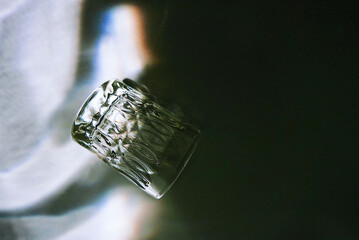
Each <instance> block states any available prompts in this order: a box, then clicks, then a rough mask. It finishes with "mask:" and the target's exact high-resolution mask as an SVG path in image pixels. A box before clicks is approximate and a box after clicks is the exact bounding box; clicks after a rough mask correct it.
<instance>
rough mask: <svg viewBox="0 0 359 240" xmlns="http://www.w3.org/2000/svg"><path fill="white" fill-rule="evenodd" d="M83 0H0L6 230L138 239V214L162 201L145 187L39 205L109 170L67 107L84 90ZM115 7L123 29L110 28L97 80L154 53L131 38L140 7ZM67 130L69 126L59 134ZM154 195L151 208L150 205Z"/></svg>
mask: <svg viewBox="0 0 359 240" xmlns="http://www.w3.org/2000/svg"><path fill="white" fill-rule="evenodd" d="M82 4H83V3H82V1H81V0H64V1H57V0H17V1H3V0H1V1H0V39H1V41H0V107H1V109H2V111H1V113H0V114H1V116H0V152H1V158H0V214H1V215H0V216H4V217H0V235H1V237H2V239H55V238H56V239H133V238H134V234H135V232H134V230H133V228H136V227H137V228H138V226H136V223H135V220H136V219H137V220H138V219H139V218H141V221H143V219H144V218H145V216H146V214H147V215H148V214H150V215H151V214H153V213H154V212H155V211H156V208H155V207H154V206H152V205H154V203H150V202H151V201H150V200H149V199H148V197H147V196H145V193H142V192H141V191H140V190H137V191H128V190H126V189H125V188H123V187H121V186H115V187H113V188H112V189H113V190H111V191H107V194H106V195H103V196H97V198H98V199H97V200H96V197H95V198H94V200H93V201H89V202H85V203H83V205H80V206H78V207H74V209H71V210H66V209H64V210H63V211H64V212H63V213H61V207H59V208H60V209H57V211H58V212H59V213H56V214H55V213H51V214H44V213H36V209H41V206H42V205H41V204H48V202H51V201H54V199H55V200H56V198H57V197H58V196H60V195H61V194H63V193H64V192H65V191H66V189H68V188H69V187H70V186H71V185H73V184H74V183H76V182H77V184H78V185H81V182H79V181H80V180H81V179H82V180H84V179H85V181H91V180H92V181H94V182H92V184H94V185H96V180H97V179H98V178H103V177H105V174H106V171H104V170H101V169H103V168H107V166H105V165H104V164H103V163H102V162H101V161H100V160H98V159H95V158H94V156H92V155H91V153H89V152H87V151H86V150H85V149H83V148H82V147H80V146H78V145H77V144H76V143H75V142H73V141H72V140H71V139H70V135H69V134H70V128H68V126H70V123H72V120H73V117H74V115H73V116H71V115H70V116H67V115H66V114H64V112H65V113H66V112H70V113H72V112H74V111H76V110H77V109H78V107H79V106H78V103H77V102H76V103H73V104H72V98H76V96H75V97H73V94H74V92H75V94H76V90H75V91H74V89H76V88H77V87H76V67H77V61H78V58H79V57H78V56H79V54H80V53H79V51H80V50H79V49H80V47H79V45H80V28H81V23H80V20H81V16H80V14H81V7H82ZM116 9H117V10H114V12H112V18H113V19H112V20H113V22H112V25H111V26H110V27H111V28H110V31H113V33H115V34H114V35H113V37H111V32H110V33H107V34H104V36H103V38H101V39H100V40H99V42H98V44H99V46H98V50H97V52H96V56H97V58H98V59H97V60H96V61H95V66H94V68H95V70H94V73H95V76H94V78H93V79H92V81H93V83H92V84H93V85H95V86H97V85H98V84H99V82H101V81H105V80H107V79H103V77H109V76H110V75H111V74H113V76H111V77H125V76H127V77H134V76H136V75H137V74H138V73H139V72H140V71H141V69H142V68H143V67H144V65H145V63H146V61H147V58H146V57H145V56H144V55H143V54H141V52H140V51H141V46H136V44H134V41H133V39H136V36H135V35H133V34H138V33H139V32H136V31H135V30H133V29H132V28H133V27H135V25H134V24H135V23H134V22H133V21H135V20H136V19H135V15H134V14H135V10H134V9H133V8H132V7H129V8H127V9H128V11H126V8H116ZM131 16H132V17H131ZM126 19H127V21H125V20H126ZM137 20H138V19H137ZM121 24H122V25H121ZM111 29H112V30H111ZM121 31H122V32H121ZM121 34H124V35H123V36H124V37H123V38H121ZM131 34H132V35H131ZM137 37H138V36H137ZM121 39H123V41H122V40H121ZM121 41H122V42H121ZM116 42H117V43H118V44H116ZM135 43H138V44H139V42H138V41H137V42H136V41H135ZM111 48H114V49H115V51H112V50H111ZM142 48H143V46H142ZM126 56H127V57H126ZM113 62H115V64H114V63H113ZM92 84H90V85H92ZM79 88H81V86H80V87H79ZM71 95H72V97H71ZM69 96H70V99H69ZM77 101H78V99H77ZM82 101H84V99H82ZM64 126H66V127H64ZM59 134H60V135H62V136H64V137H63V139H62V140H61V141H58V136H59ZM91 169H95V172H96V171H97V169H99V170H98V171H97V175H96V174H95V175H96V176H95V175H91V176H88V175H86V174H87V173H88V172H89V171H90V170H91ZM91 171H92V170H91ZM84 175H86V176H85V177H84ZM84 184H86V183H84ZM77 194H79V196H76V195H75V196H72V197H73V200H74V202H76V200H77V198H78V197H80V195H82V194H86V189H85V190H83V191H82V192H79V193H77ZM149 201H150V202H149ZM77 204H78V203H77ZM148 204H151V206H152V207H150V209H151V210H150V211H148V210H146V211H145V212H146V214H144V211H143V208H144V207H146V208H147V207H148V206H147V205H148ZM70 208H71V206H70ZM33 209H35V210H33ZM24 213H25V214H24ZM141 221H140V222H141ZM4 229H5V230H4ZM131 229H132V230H133V231H132V230H131Z"/></svg>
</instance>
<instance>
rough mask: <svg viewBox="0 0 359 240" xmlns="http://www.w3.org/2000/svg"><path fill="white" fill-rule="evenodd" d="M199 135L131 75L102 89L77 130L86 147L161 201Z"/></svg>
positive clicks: (84, 109)
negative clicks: (160, 103) (157, 100)
mask: <svg viewBox="0 0 359 240" xmlns="http://www.w3.org/2000/svg"><path fill="white" fill-rule="evenodd" d="M199 133H200V131H199V129H198V128H196V127H194V126H193V125H191V124H188V123H185V122H183V121H182V120H181V119H180V118H179V117H178V116H176V115H175V114H173V113H172V112H171V111H169V110H168V109H165V108H164V107H162V106H160V105H159V104H158V103H156V99H155V98H154V97H153V96H152V95H151V94H150V93H149V91H148V89H147V88H146V87H145V86H143V85H141V84H139V83H137V82H134V81H132V80H130V79H124V80H122V81H119V80H116V79H114V80H110V81H107V82H105V83H103V84H102V85H101V86H100V87H99V88H97V89H96V90H95V91H94V92H93V93H92V94H91V95H90V96H89V97H88V99H87V100H86V101H85V103H84V104H83V105H82V107H81V109H80V110H79V112H78V114H77V116H76V118H75V121H74V123H73V126H72V131H71V134H72V137H73V138H74V140H75V141H77V142H78V143H79V144H80V145H82V146H83V147H85V148H87V149H89V150H90V151H92V152H94V153H95V154H96V155H97V156H98V157H99V158H101V159H102V160H103V161H104V162H106V163H107V164H109V165H110V166H111V167H113V168H115V169H116V170H117V171H119V172H120V173H121V174H123V175H124V176H125V177H127V178H128V179H129V180H131V181H132V182H133V183H135V184H136V185H137V186H138V187H140V188H141V189H142V190H144V191H145V192H147V193H148V194H150V195H151V196H153V197H155V198H157V199H159V198H161V197H162V196H163V194H164V193H165V192H166V191H167V190H168V189H169V188H170V187H171V186H172V184H173V183H174V182H175V181H176V179H177V178H178V176H179V174H180V173H181V172H182V170H183V168H184V167H185V165H186V164H187V162H188V160H189V158H190V157H191V155H192V153H193V151H194V149H195V147H196V144H197V140H198V137H199Z"/></svg>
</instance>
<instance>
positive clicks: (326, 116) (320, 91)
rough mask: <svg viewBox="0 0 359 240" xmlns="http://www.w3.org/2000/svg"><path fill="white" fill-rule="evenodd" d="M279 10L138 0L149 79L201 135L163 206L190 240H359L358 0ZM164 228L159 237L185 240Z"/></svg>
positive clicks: (170, 223) (92, 13)
mask: <svg viewBox="0 0 359 240" xmlns="http://www.w3.org/2000/svg"><path fill="white" fill-rule="evenodd" d="M269 2H270V1H268V2H264V3H262V2H258V1H247V2H243V1H239V2H236V3H229V2H228V3H227V2H226V3H224V2H222V3H216V4H215V3H210V2H208V1H151V2H148V1H143V2H141V3H139V5H140V6H141V7H142V9H143V10H144V13H145V20H146V21H145V22H146V31H147V34H148V36H149V37H148V39H147V40H148V43H149V45H150V47H151V49H152V51H153V52H154V54H155V55H156V58H157V60H158V61H157V64H156V65H154V66H151V67H149V68H148V69H147V70H146V71H145V72H144V74H143V75H142V77H141V78H142V81H144V82H145V83H146V84H147V85H148V86H149V87H150V89H151V90H152V91H153V92H155V94H156V95H158V96H160V97H161V98H162V99H167V100H168V101H174V102H177V103H180V104H181V105H182V106H183V108H184V109H186V110H187V111H188V112H192V113H193V116H194V119H195V121H197V124H198V125H199V126H200V128H201V129H202V137H201V140H200V142H199V145H198V148H197V150H196V152H195V153H194V155H193V158H192V159H191V161H190V163H189V165H188V167H187V168H186V169H185V171H184V172H183V173H182V175H181V177H180V178H179V180H178V182H177V183H176V184H175V185H174V186H173V188H172V189H171V191H169V192H168V193H167V194H166V196H165V197H164V198H163V199H161V200H160V201H162V202H163V204H166V202H167V201H171V202H172V203H173V204H174V206H175V208H176V211H177V212H178V213H180V215H181V219H183V221H184V222H185V223H186V227H187V228H188V229H186V231H188V232H189V233H190V236H191V239H359V231H358V228H357V226H358V224H359V211H358V210H359V209H358V202H359V197H358V187H359V181H358V136H359V135H358V123H359V122H358V99H359V98H358V77H359V76H358V73H359V72H358V66H357V63H358V44H357V43H358V40H359V39H358V34H359V31H358V22H357V21H355V18H354V16H355V15H356V14H357V10H356V9H355V8H354V1H353V2H351V1H337V2H330V1H316V2H315V3H314V2H313V3H312V2H310V1H275V2H274V3H269ZM114 3H117V1H105V2H104V1H93V2H91V3H88V4H87V5H86V7H85V11H84V19H85V20H86V21H87V22H91V21H96V19H98V18H96V16H97V15H96V14H97V13H99V12H101V8H99V6H104V8H106V7H108V6H111V4H114ZM121 3H122V2H121ZM125 3H126V2H125ZM84 29H85V30H84V33H83V34H84V36H85V37H87V38H91V36H92V35H96V31H95V30H94V29H91V28H84ZM91 34H92V35H91ZM85 43H86V41H85ZM162 221H163V222H160V223H159V229H158V231H159V236H158V238H155V239H180V238H178V236H177V235H176V232H178V231H179V232H180V231H181V229H176V217H173V216H172V217H171V218H168V219H166V218H164V219H163V220H162ZM161 224H163V228H161V226H162V225H161ZM161 234H162V235H161ZM161 236H162V237H161ZM176 236H177V237H176Z"/></svg>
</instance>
